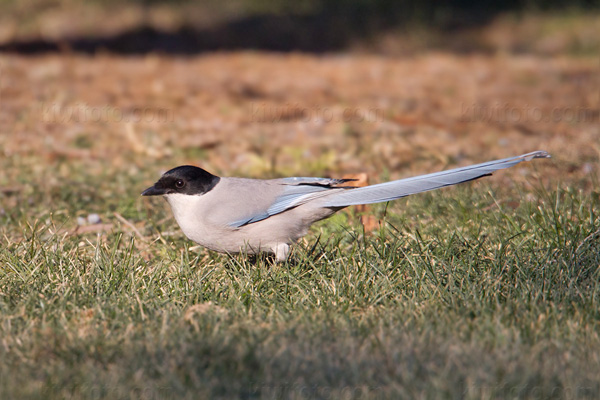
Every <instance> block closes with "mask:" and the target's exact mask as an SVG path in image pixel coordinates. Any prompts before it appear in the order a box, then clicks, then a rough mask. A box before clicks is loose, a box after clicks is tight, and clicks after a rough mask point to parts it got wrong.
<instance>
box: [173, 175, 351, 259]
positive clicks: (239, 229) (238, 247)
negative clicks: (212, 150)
mask: <svg viewBox="0 0 600 400" xmlns="http://www.w3.org/2000/svg"><path fill="white" fill-rule="evenodd" d="M288 186H289V185H288V184H286V183H285V182H284V180H282V179H272V180H259V179H243V178H221V180H220V182H219V184H218V185H217V186H215V188H214V189H212V190H211V191H209V192H207V193H205V194H203V195H200V196H189V195H184V194H178V193H173V194H169V195H166V199H167V201H168V202H169V205H170V206H171V209H172V210H173V214H174V216H175V219H176V220H177V223H178V224H179V226H180V227H181V230H182V231H183V233H184V234H185V235H186V236H187V237H188V238H189V239H190V240H192V241H194V242H196V243H198V244H200V245H202V246H204V247H206V248H208V249H211V250H215V251H218V252H227V253H239V252H246V253H248V254H255V253H258V252H270V253H274V254H276V255H277V257H278V258H285V257H287V253H288V251H289V246H288V245H289V244H291V243H293V242H295V241H297V240H298V239H300V238H301V237H302V236H304V235H306V233H307V232H308V228H309V227H310V225H312V224H313V223H315V222H316V221H319V220H321V219H323V218H327V217H329V216H330V215H331V214H333V213H334V212H336V211H337V210H338V209H339V208H340V207H323V206H321V204H320V203H321V202H320V201H318V199H314V200H313V201H309V202H306V203H304V204H301V205H298V206H296V207H293V208H291V209H287V210H286V211H285V212H281V213H278V214H274V215H271V216H269V217H267V218H264V219H261V220H260V221H257V222H254V223H246V224H241V225H240V226H235V225H232V222H236V221H245V220H248V219H249V218H251V217H252V216H254V215H263V214H264V213H265V211H266V210H268V209H269V207H270V206H271V205H272V204H273V202H275V200H276V199H277V198H279V197H280V196H281V195H282V194H283V193H284V191H285V189H286V188H287V187H288ZM343 190H346V189H328V194H330V195H333V194H334V193H336V192H339V191H343Z"/></svg>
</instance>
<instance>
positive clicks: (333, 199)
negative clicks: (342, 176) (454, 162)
mask: <svg viewBox="0 0 600 400" xmlns="http://www.w3.org/2000/svg"><path fill="white" fill-rule="evenodd" d="M548 157H550V155H549V154H548V153H546V152H545V151H534V152H532V153H527V154H523V155H521V156H518V157H511V158H505V159H502V160H496V161H489V162H486V163H482V164H476V165H470V166H468V167H462V168H456V169H451V170H448V171H442V172H436V173H433V174H428V175H421V176H416V177H413V178H407V179H401V180H398V181H391V182H386V183H380V184H378V185H371V186H365V187H361V188H357V189H352V190H345V191H343V192H340V193H339V194H336V195H333V196H329V197H328V198H327V201H326V203H325V204H324V206H325V207H346V206H352V205H357V204H371V203H381V202H385V201H390V200H395V199H399V198H401V197H405V196H408V195H411V194H415V193H421V192H426V191H428V190H434V189H439V188H441V187H444V186H451V185H456V184H458V183H462V182H467V181H471V180H473V179H477V178H481V177H482V176H486V175H491V173H492V172H494V171H497V170H499V169H503V168H509V167H512V166H514V165H517V164H519V163H520V162H522V161H530V160H532V159H534V158H548Z"/></svg>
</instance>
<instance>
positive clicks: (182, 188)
mask: <svg viewBox="0 0 600 400" xmlns="http://www.w3.org/2000/svg"><path fill="white" fill-rule="evenodd" d="M220 179H221V178H219V177H218V176H215V175H213V174H211V173H209V172H206V171H205V170H203V169H202V168H198V167H194V166H192V165H183V166H181V167H176V168H173V169H172V170H170V171H167V172H165V173H164V175H163V176H162V177H161V178H160V179H159V180H158V181H157V182H156V183H155V184H154V186H151V187H149V188H148V189H146V190H144V191H143V192H142V196H160V195H163V194H171V193H181V194H187V195H191V196H193V195H201V194H204V193H206V192H208V191H210V190H211V189H212V188H213V187H215V185H216V184H217V183H219V180H220Z"/></svg>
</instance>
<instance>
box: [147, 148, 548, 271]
mask: <svg viewBox="0 0 600 400" xmlns="http://www.w3.org/2000/svg"><path fill="white" fill-rule="evenodd" d="M545 157H549V155H548V154H547V153H546V152H544V151H537V152H533V153H528V154H524V155H521V156H518V157H511V158H506V159H502V160H496V161H490V162H487V163H482V164H476V165H471V166H468V167H462V168H456V169H453V170H447V171H442V172H437V173H434V174H428V175H421V176H417V177H414V178H408V179H402V180H397V181H392V182H386V183H382V184H378V185H372V186H366V187H361V188H351V187H347V186H344V182H345V181H343V180H335V179H326V178H283V179H271V180H258V179H243V178H218V177H216V176H213V175H211V174H209V173H207V172H206V171H204V170H202V169H199V168H197V167H190V166H186V167H178V168H186V171H187V173H190V172H189V170H187V169H197V170H198V171H200V172H201V175H199V176H200V178H197V179H193V178H192V179H188V180H189V181H190V182H189V183H190V185H189V186H193V187H195V189H194V190H187V192H186V191H185V190H183V189H181V190H178V189H172V188H171V187H172V185H173V184H171V183H169V182H171V181H173V180H175V181H179V183H182V184H183V185H184V186H182V187H185V182H183V181H184V180H185V179H177V178H178V176H179V175H181V174H182V172H181V171H178V168H175V169H173V170H171V171H169V172H167V173H166V174H165V175H163V178H161V180H159V181H158V182H157V183H156V184H155V186H153V187H151V188H148V189H147V190H146V191H145V192H144V193H143V194H144V195H158V194H162V195H164V196H165V197H166V199H167V201H168V202H169V205H170V206H171V209H172V210H173V214H174V215H175V219H176V220H177V223H178V224H179V226H180V227H181V229H182V231H183V233H184V234H185V235H186V236H187V237H188V238H190V239H191V240H193V241H194V242H196V243H198V244H200V245H202V246H204V247H207V248H209V249H211V250H215V251H219V252H227V253H239V252H246V253H249V254H253V253H258V252H269V253H273V254H275V255H276V257H277V259H278V260H285V259H286V258H287V255H288V253H289V245H290V244H292V243H294V242H295V241H297V240H298V239H300V238H301V237H302V236H304V235H306V233H307V232H308V228H309V227H310V225H312V224H313V223H314V222H316V221H319V220H321V219H324V218H327V217H329V216H331V215H332V214H333V213H335V212H336V211H338V210H340V209H342V208H344V207H347V206H350V205H357V204H370V203H379V202H386V201H390V200H395V199H399V198H401V197H405V196H408V195H411V194H415V193H420V192H425V191H428V190H434V189H438V188H441V187H444V186H450V185H455V184H458V183H461V182H467V181H470V180H473V179H477V178H480V177H482V176H486V175H490V174H491V173H492V172H493V171H496V170H499V169H503V168H509V167H512V166H514V165H516V164H518V163H520V162H522V161H529V160H531V159H533V158H545ZM191 173H192V175H193V174H196V173H197V172H194V171H192V172H191ZM163 180H164V181H168V183H163V184H161V182H162V181H163ZM169 185H171V186H169ZM157 187H159V188H160V189H156V188H157ZM177 187H179V186H177Z"/></svg>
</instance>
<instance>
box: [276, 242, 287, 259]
mask: <svg viewBox="0 0 600 400" xmlns="http://www.w3.org/2000/svg"><path fill="white" fill-rule="evenodd" d="M273 252H274V253H275V258H276V259H277V262H284V261H285V260H287V258H288V254H290V246H289V245H288V244H287V243H278V244H277V246H275V247H273Z"/></svg>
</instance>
